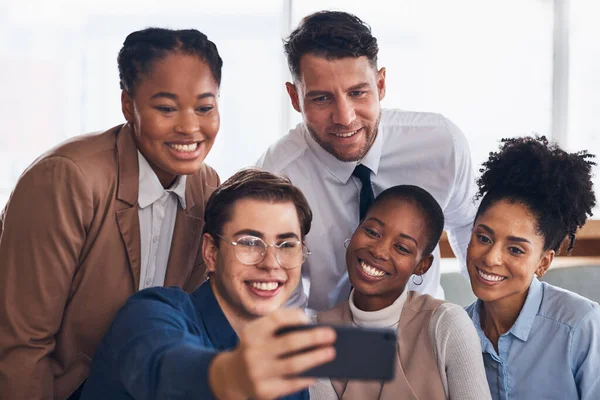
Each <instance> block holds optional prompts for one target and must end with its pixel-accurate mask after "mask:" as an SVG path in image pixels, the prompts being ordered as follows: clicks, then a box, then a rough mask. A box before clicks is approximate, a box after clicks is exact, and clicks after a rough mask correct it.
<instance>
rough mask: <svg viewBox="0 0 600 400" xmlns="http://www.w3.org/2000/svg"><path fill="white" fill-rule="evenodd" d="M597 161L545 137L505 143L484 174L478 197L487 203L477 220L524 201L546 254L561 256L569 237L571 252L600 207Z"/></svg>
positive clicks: (483, 170)
mask: <svg viewBox="0 0 600 400" xmlns="http://www.w3.org/2000/svg"><path fill="white" fill-rule="evenodd" d="M594 158H595V156H594V155H593V154H589V153H588V152H587V151H585V150H584V151H579V152H576V153H567V152H566V151H564V150H562V149H561V148H559V147H558V146H557V145H556V144H555V143H551V142H549V141H548V139H546V137H545V136H541V137H538V136H536V137H521V138H512V139H502V143H501V145H500V151H498V152H491V153H490V157H489V159H488V160H487V161H486V162H484V163H483V168H481V169H480V170H479V172H481V173H482V175H481V177H480V178H479V179H478V180H477V185H478V186H479V191H478V193H477V195H476V198H477V199H479V198H481V197H483V199H482V201H481V204H480V206H479V209H478V210H477V216H476V218H477V217H479V216H480V215H481V214H483V213H484V212H485V211H486V210H487V209H488V208H489V207H490V206H491V205H492V204H494V203H496V202H497V201H500V200H508V201H510V202H514V203H521V204H523V205H525V206H527V208H528V209H529V211H530V212H531V213H532V215H533V216H534V217H535V218H536V222H537V230H538V233H540V234H541V235H542V236H543V238H544V250H549V249H552V250H554V251H555V252H556V253H558V252H559V250H560V248H561V244H562V243H563V241H564V240H565V239H566V238H567V237H568V246H567V252H570V251H571V250H572V249H573V246H574V244H575V233H576V231H577V229H578V228H581V227H582V226H583V224H584V223H585V221H586V219H587V217H588V216H591V215H592V209H593V208H594V206H595V205H596V197H595V195H594V190H593V187H592V172H591V170H592V166H594V165H596V163H595V162H594V161H592V160H593V159H594Z"/></svg>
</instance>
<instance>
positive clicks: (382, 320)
mask: <svg viewBox="0 0 600 400" xmlns="http://www.w3.org/2000/svg"><path fill="white" fill-rule="evenodd" d="M407 296H408V291H407V290H406V288H405V289H404V291H403V292H402V294H401V295H400V296H398V298H397V299H396V301H394V302H393V303H392V304H391V305H390V306H388V307H386V308H382V309H381V310H378V311H363V310H359V309H358V308H357V307H356V306H355V305H354V289H352V292H351V293H350V301H349V305H350V311H351V312H352V320H353V321H354V324H355V325H356V326H360V327H361V328H398V322H400V314H401V313H402V308H403V307H404V303H405V302H406V297H407Z"/></svg>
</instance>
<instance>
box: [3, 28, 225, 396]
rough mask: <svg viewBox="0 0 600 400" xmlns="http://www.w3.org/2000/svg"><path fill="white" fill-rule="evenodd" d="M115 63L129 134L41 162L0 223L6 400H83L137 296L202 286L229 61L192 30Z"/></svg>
mask: <svg viewBox="0 0 600 400" xmlns="http://www.w3.org/2000/svg"><path fill="white" fill-rule="evenodd" d="M117 61H118V67H119V75H120V86H121V89H122V92H121V107H122V110H123V116H124V118H125V120H126V123H124V124H121V125H118V126H116V127H114V128H111V129H108V130H106V131H105V132H100V133H94V134H89V135H84V136H78V137H75V138H73V139H71V140H69V141H68V142H66V143H63V144H61V145H59V146H58V147H56V148H55V149H53V150H50V151H49V152H48V153H46V154H45V155H43V156H42V157H40V158H39V159H37V160H36V161H35V162H34V163H33V164H32V165H31V166H30V167H29V168H28V169H27V170H26V171H25V173H24V174H23V175H22V176H21V178H20V179H19V181H18V183H17V185H16V188H15V189H14V191H13V193H12V195H11V197H10V200H9V202H8V204H7V206H6V208H5V209H4V211H3V213H2V215H1V216H0V293H1V294H2V295H1V296H0V398H2V399H13V400H19V399H27V400H35V399H42V398H43V399H50V398H54V399H58V400H64V399H66V398H70V399H76V398H78V396H79V393H80V392H81V387H82V384H83V382H84V381H85V379H86V377H87V375H88V373H89V368H90V359H91V358H92V357H93V355H94V352H95V350H96V346H97V345H98V343H99V341H100V339H101V338H102V336H103V335H104V333H105V332H106V330H107V329H108V327H109V326H110V324H111V322H112V320H113V318H114V317H115V315H116V313H117V311H118V310H119V309H120V308H121V306H122V305H123V304H124V303H125V301H126V300H127V298H128V297H129V296H131V295H132V294H134V293H135V292H136V291H138V290H141V289H144V288H146V287H151V286H163V285H164V286H179V287H181V288H184V289H186V290H188V291H192V290H193V289H195V288H196V286H198V285H199V284H200V283H201V281H202V277H203V276H204V272H205V267H204V263H203V262H202V259H201V252H200V251H199V249H200V237H201V232H202V225H203V213H204V206H205V204H206V201H207V200H208V197H209V195H210V194H211V193H212V192H213V191H214V189H215V188H216V187H217V186H218V184H219V178H218V176H217V173H216V172H215V171H214V170H213V169H212V168H211V167H209V166H208V165H206V164H204V159H205V157H206V155H207V154H208V152H209V151H210V149H211V147H212V145H213V143H214V140H215V137H216V135H217V132H218V130H219V121H220V120H219V109H218V103H217V99H218V95H219V85H220V82H221V67H222V61H221V57H220V56H219V53H218V51H217V48H216V46H215V44H214V43H213V42H211V41H210V40H208V38H207V37H206V35H204V34H203V33H201V32H199V31H197V30H193V29H190V30H176V31H175V30H169V29H159V28H149V29H144V30H142V31H137V32H133V33H131V34H130V35H129V36H127V38H126V39H125V42H124V43H123V47H122V49H121V51H120V52H119V55H118V60H117Z"/></svg>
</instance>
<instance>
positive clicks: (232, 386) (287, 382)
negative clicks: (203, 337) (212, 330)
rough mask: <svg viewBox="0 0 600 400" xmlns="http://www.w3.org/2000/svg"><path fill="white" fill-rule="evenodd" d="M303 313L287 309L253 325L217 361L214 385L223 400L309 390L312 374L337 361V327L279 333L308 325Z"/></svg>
mask: <svg viewBox="0 0 600 400" xmlns="http://www.w3.org/2000/svg"><path fill="white" fill-rule="evenodd" d="M308 323H310V319H309V318H308V317H307V316H306V315H305V314H304V313H303V312H302V311H301V310H294V309H281V310H277V311H276V312H274V313H273V314H270V315H268V316H266V317H263V318H260V319H258V320H256V321H253V322H251V323H249V324H248V325H246V326H245V327H244V330H243V331H242V332H240V334H239V339H240V342H239V344H238V346H237V347H236V348H235V349H234V350H232V351H227V352H223V353H220V354H219V355H217V356H216V357H215V358H214V359H213V362H212V363H211V366H210V369H209V383H210V386H211V389H212V391H213V394H214V395H215V397H216V398H218V399H232V400H234V399H243V400H246V399H248V398H253V399H257V400H263V399H264V400H268V399H276V398H278V397H282V396H285V395H288V394H291V393H295V392H297V391H300V390H302V389H305V388H307V387H308V386H310V385H311V384H312V383H313V382H314V380H315V379H314V378H309V377H303V376H301V375H302V373H304V372H305V371H307V370H310V369H312V368H315V367H317V366H319V365H322V364H325V363H327V362H330V361H332V360H333V359H334V358H335V356H336V354H335V349H334V347H333V344H334V342H335V339H336V334H335V331H334V330H333V329H332V328H331V327H316V328H314V329H305V330H304V329H303V330H295V331H291V332H288V333H286V334H283V335H282V334H278V333H279V332H280V330H281V329H282V328H285V327H289V326H299V325H306V324H308Z"/></svg>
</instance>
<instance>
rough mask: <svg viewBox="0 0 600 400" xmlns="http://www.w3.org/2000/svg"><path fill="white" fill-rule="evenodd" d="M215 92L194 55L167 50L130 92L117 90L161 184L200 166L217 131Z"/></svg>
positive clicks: (209, 76)
mask: <svg viewBox="0 0 600 400" xmlns="http://www.w3.org/2000/svg"><path fill="white" fill-rule="evenodd" d="M218 91H219V87H218V85H217V82H216V81H215V79H214V78H213V75H212V73H211V71H210V68H209V67H208V65H207V64H206V63H205V62H204V61H202V60H201V59H200V58H199V57H198V56H195V55H186V54H182V53H180V52H171V53H169V54H168V55H167V56H166V57H165V58H163V59H160V60H157V61H154V63H153V65H152V68H151V70H150V72H149V73H148V74H145V75H141V77H140V78H139V80H138V82H136V86H135V92H134V93H133V95H130V94H128V93H127V92H125V91H123V92H122V95H121V104H122V109H123V115H124V116H125V119H126V120H127V121H128V122H129V123H130V124H131V125H132V127H133V136H134V140H135V142H136V145H137V147H138V149H139V150H140V152H141V153H142V154H143V155H144V157H145V158H146V160H148V163H149V164H150V166H151V167H152V169H153V170H154V172H155V173H156V175H157V176H158V179H159V180H160V182H161V184H162V185H163V186H164V187H168V186H170V185H171V183H172V182H173V181H174V180H175V178H176V177H177V176H178V175H189V174H193V173H195V172H197V171H198V170H199V169H200V166H201V165H202V162H203V161H204V158H205V157H206V155H207V154H208V152H209V150H210V149H211V147H212V145H213V143H214V140H215V137H216V135H217V132H218V130H219V123H220V119H219V109H218V105H217V96H218Z"/></svg>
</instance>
